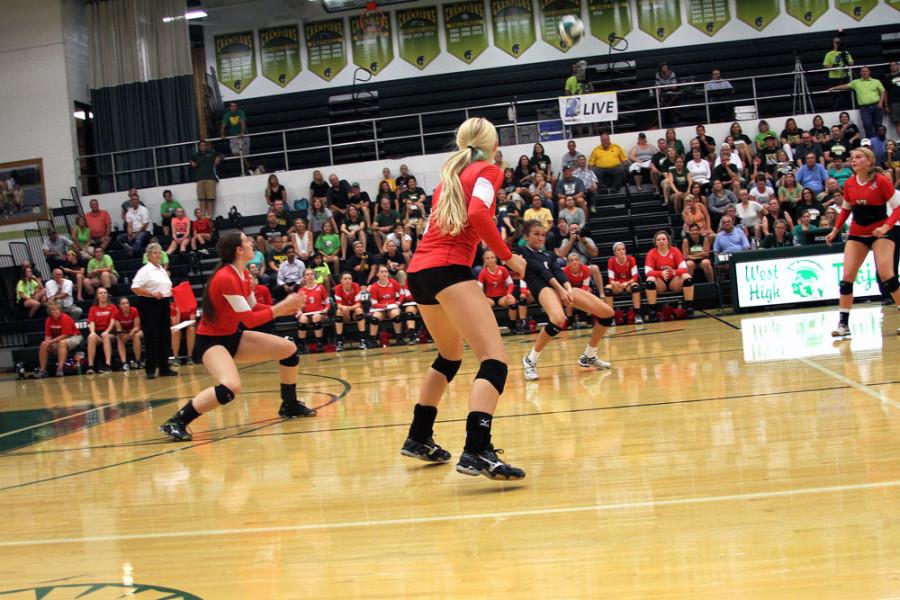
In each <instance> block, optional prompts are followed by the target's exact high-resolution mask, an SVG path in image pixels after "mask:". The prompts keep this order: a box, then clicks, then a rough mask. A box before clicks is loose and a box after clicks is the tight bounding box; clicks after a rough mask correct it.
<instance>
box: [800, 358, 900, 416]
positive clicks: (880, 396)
mask: <svg viewBox="0 0 900 600" xmlns="http://www.w3.org/2000/svg"><path fill="white" fill-rule="evenodd" d="M797 360H798V361H800V362H802V363H803V364H804V365H806V366H808V367H812V368H813V369H815V370H816V371H818V372H819V373H822V374H823V375H827V376H829V377H831V378H832V379H835V380H837V381H840V382H841V383H844V384H846V385H849V386H850V387H852V388H853V389H855V390H858V391H860V392H862V393H864V394H866V395H868V396H871V397H872V398H875V399H876V400H878V401H879V402H882V403H884V404H889V405H890V406H893V407H894V408H896V409H897V410H900V403H898V402H896V401H894V400H892V399H891V398H888V397H887V396H886V395H885V394H884V392H878V391H876V390H873V389H872V388H870V387H869V386H868V385H866V384H864V383H862V382H859V381H856V380H855V379H850V378H849V377H847V376H846V375H841V374H840V373H838V372H837V371H834V370H832V369H829V368H828V367H826V366H824V365H820V364H819V363H817V362H815V361H814V360H810V359H809V358H806V357H805V356H801V357H800V358H798V359H797ZM875 385H883V384H875Z"/></svg>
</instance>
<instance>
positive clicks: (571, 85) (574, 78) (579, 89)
mask: <svg viewBox="0 0 900 600" xmlns="http://www.w3.org/2000/svg"><path fill="white" fill-rule="evenodd" d="M578 71H579V65H578V63H573V64H572V74H571V75H569V77H568V78H566V84H565V86H564V88H563V89H564V90H565V95H566V96H577V95H579V94H583V93H584V84H583V83H581V82H580V81H578V75H577V73H578Z"/></svg>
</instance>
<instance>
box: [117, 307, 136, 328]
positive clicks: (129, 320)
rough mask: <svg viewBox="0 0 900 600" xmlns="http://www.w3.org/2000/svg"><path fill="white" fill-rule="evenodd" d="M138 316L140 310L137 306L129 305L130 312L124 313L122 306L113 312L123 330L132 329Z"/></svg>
mask: <svg viewBox="0 0 900 600" xmlns="http://www.w3.org/2000/svg"><path fill="white" fill-rule="evenodd" d="M137 318H138V311H137V309H136V308H135V307H133V306H129V307H128V313H127V314H126V313H123V312H122V309H121V308H116V311H115V313H113V319H115V320H116V321H118V323H119V325H121V326H122V331H131V330H132V328H133V327H134V320H135V319H137Z"/></svg>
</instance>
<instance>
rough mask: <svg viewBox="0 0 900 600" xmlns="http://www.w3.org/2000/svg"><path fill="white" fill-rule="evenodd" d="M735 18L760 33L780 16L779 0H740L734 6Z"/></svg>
mask: <svg viewBox="0 0 900 600" xmlns="http://www.w3.org/2000/svg"><path fill="white" fill-rule="evenodd" d="M736 9H737V18H738V19H740V20H741V21H743V22H744V23H746V24H747V25H749V26H750V27H752V28H753V29H755V30H757V31H762V30H763V29H765V28H766V27H768V26H769V24H771V23H772V21H774V20H775V17H777V16H778V15H779V14H781V2H779V0H741V1H740V2H738V3H737V4H736Z"/></svg>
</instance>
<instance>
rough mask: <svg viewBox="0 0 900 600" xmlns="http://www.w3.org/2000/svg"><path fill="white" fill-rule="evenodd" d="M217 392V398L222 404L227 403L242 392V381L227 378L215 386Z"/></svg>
mask: <svg viewBox="0 0 900 600" xmlns="http://www.w3.org/2000/svg"><path fill="white" fill-rule="evenodd" d="M213 390H214V391H215V392H216V400H217V401H218V403H219V404H221V405H223V406H224V405H226V404H228V403H229V402H231V401H232V400H234V397H235V396H237V395H238V394H239V393H240V392H241V382H240V380H239V379H234V380H226V381H224V382H222V383H220V384H219V385H217V386H216V387H214V388H213Z"/></svg>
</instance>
